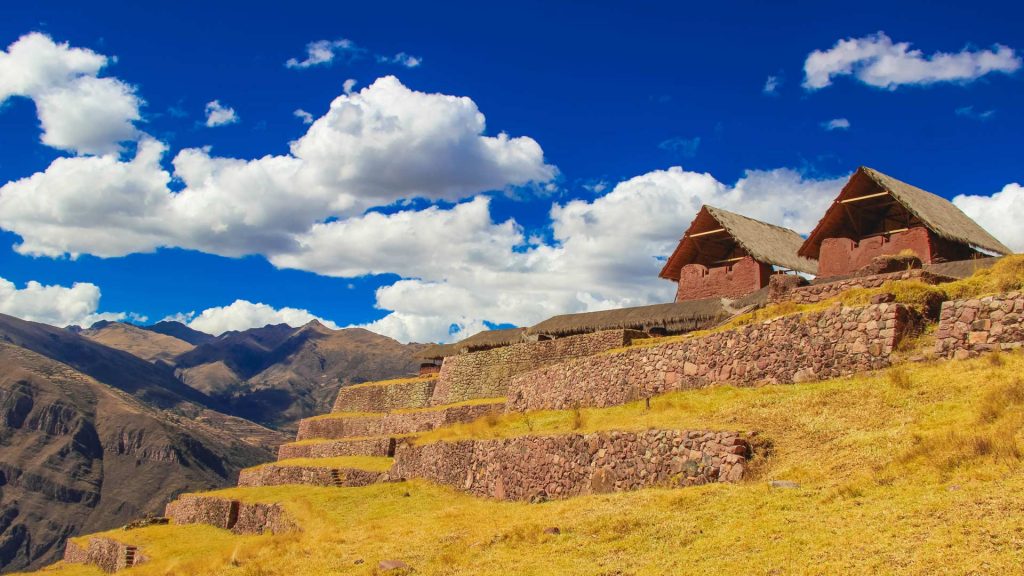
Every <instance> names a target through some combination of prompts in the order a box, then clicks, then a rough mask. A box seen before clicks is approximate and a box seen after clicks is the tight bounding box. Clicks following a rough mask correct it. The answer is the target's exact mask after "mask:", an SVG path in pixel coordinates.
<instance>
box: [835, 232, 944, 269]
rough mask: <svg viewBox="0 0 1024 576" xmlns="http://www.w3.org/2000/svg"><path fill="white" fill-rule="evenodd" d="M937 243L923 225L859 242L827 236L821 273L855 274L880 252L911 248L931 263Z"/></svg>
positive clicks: (895, 251) (919, 256)
mask: <svg viewBox="0 0 1024 576" xmlns="http://www.w3.org/2000/svg"><path fill="white" fill-rule="evenodd" d="M934 244H935V243H934V242H933V235H932V233H931V232H929V231H928V229H927V228H922V227H918V228H911V229H910V230H907V231H905V232H897V233H895V234H889V235H888V236H872V237H871V238H864V239H863V240H861V241H860V242H855V241H853V240H851V239H849V238H826V239H825V240H823V241H822V242H821V253H820V254H819V255H818V277H820V278H825V277H828V276H843V275H847V274H853V273H854V272H856V271H858V270H860V269H861V268H863V267H865V266H867V265H869V264H871V260H872V259H874V258H877V257H878V256H887V255H889V256H891V255H895V254H899V253H900V252H902V251H903V250H911V251H913V252H914V253H915V254H916V255H917V256H918V258H920V259H921V261H922V262H924V263H925V264H931V263H932V260H933V259H934V258H935V256H936V251H935V247H934ZM947 259H950V260H955V259H957V258H948V257H947Z"/></svg>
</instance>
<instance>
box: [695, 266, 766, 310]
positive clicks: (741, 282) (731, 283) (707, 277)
mask: <svg viewBox="0 0 1024 576" xmlns="http://www.w3.org/2000/svg"><path fill="white" fill-rule="evenodd" d="M771 275H772V267H771V266H769V265H767V264H762V263H760V262H758V261H756V260H754V259H753V258H751V257H750V256H747V257H746V258H743V259H742V260H738V261H736V262H735V263H733V264H732V265H731V266H716V267H714V268H708V267H706V266H703V265H701V264H687V265H686V266H683V269H682V270H680V272H679V288H678V289H677V290H676V302H683V301H685V300H699V299H701V298H715V297H720V298H739V297H740V296H746V295H747V294H750V293H751V292H756V291H757V290H760V289H761V288H764V287H765V286H767V285H768V279H769V278H770V277H771Z"/></svg>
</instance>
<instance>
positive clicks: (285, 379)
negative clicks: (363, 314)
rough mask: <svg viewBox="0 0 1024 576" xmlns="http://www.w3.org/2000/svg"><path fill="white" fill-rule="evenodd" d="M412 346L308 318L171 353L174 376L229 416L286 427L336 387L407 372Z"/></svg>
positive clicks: (324, 404)
mask: <svg viewBox="0 0 1024 576" xmlns="http://www.w3.org/2000/svg"><path fill="white" fill-rule="evenodd" d="M422 348H423V346H422V345H418V344H401V343H399V342H398V341H396V340H393V339H391V338H388V337H386V336H381V335H379V334H374V333H373V332H370V331H368V330H363V329H361V328H347V329H342V330H331V329H329V328H327V327H325V326H323V325H322V324H320V323H319V322H316V321H313V322H310V323H309V324H307V325H305V326H303V327H301V328H291V327H289V326H287V325H284V324H279V325H275V326H266V327H264V328H256V329H252V330H246V331H244V332H228V333H226V334H223V335H221V336H220V337H218V338H217V339H215V340H212V341H210V342H207V343H205V344H202V345H199V346H197V347H196V348H195V349H193V350H191V351H189V352H186V353H185V354H182V355H181V356H178V357H177V358H176V360H175V361H176V366H177V368H178V375H179V377H180V378H181V379H182V380H183V381H184V382H186V383H188V384H189V385H190V386H192V387H194V388H195V389H197V390H199V391H202V392H203V393H204V394H208V395H209V396H211V397H213V398H214V399H216V400H217V401H218V402H219V403H222V404H223V405H225V406H227V407H228V408H227V409H228V410H229V411H230V412H231V413H232V414H236V415H238V416H241V417H244V418H248V419H250V420H253V421H256V422H260V423H262V424H265V425H268V426H271V427H274V428H278V429H283V430H292V429H294V427H295V423H296V422H297V421H298V420H299V419H301V418H303V417H306V416H311V415H314V414H319V413H323V412H327V411H329V410H330V407H331V405H332V403H333V402H334V397H335V396H336V395H337V392H338V388H340V387H341V386H343V385H347V384H355V383H359V382H366V381H371V380H383V379H387V378H391V377H395V376H404V375H408V374H413V373H415V372H416V370H417V368H418V361H417V359H416V358H415V354H416V352H418V351H419V350H421V349H422Z"/></svg>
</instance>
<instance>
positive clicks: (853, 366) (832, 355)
mask: <svg viewBox="0 0 1024 576" xmlns="http://www.w3.org/2000/svg"><path fill="white" fill-rule="evenodd" d="M911 320H912V313H911V312H910V310H909V309H907V308H906V307H905V306H902V305H899V304H889V303H885V304H874V305H870V306H865V307H859V308H841V307H839V306H835V307H832V308H830V309H828V310H825V311H822V312H816V313H810V314H805V315H793V316H784V317H781V318H775V319H772V320H768V321H766V322H763V323H759V324H750V325H747V326H742V327H740V328H737V329H734V330H728V331H724V332H717V333H712V334H709V335H707V336H704V337H700V338H690V339H685V340H679V341H674V342H669V343H665V344H660V345H654V346H638V347H635V348H630V349H627V350H623V351H619V352H615V353H608V354H599V355H596V356H591V357H588V358H580V359H577V360H571V361H569V362H565V363H562V364H556V365H553V366H548V367H545V368H541V369H539V370H534V371H532V372H527V373H525V374H520V375H519V376H516V377H514V378H512V380H511V383H510V385H509V396H508V408H507V409H508V410H509V411H527V410H545V409H557V410H563V409H567V408H572V407H574V406H580V407H583V406H613V405H617V404H623V403H626V402H629V401H632V400H636V399H639V398H645V397H650V396H654V395H656V394H660V393H662V392H667V391H670V390H679V389H689V388H700V387H704V386H708V385H710V384H713V383H716V382H721V383H732V384H740V385H750V384H755V383H759V382H769V383H789V382H800V381H806V380H814V379H826V378H834V377H837V376H844V375H848V374H854V373H857V372H862V371H865V370H872V369H878V368H884V367H886V366H888V365H889V357H890V354H891V353H892V351H893V349H894V347H895V346H896V344H897V343H898V342H899V340H900V339H901V338H902V337H903V336H904V335H905V334H906V332H907V331H908V330H910V329H911V328H912V325H913V322H912V321H911Z"/></svg>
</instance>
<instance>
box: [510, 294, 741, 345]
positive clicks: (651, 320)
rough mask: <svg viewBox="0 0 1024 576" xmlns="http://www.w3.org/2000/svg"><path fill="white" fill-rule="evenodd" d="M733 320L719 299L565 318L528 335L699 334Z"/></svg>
mask: <svg viewBox="0 0 1024 576" xmlns="http://www.w3.org/2000/svg"><path fill="white" fill-rule="evenodd" d="M728 316H730V312H729V311H728V310H726V308H725V306H724V305H723V303H722V300H721V299H720V298H706V299H704V300H690V301H688V302H678V303H675V304H654V305H652V306H639V307H636V308H620V309H618V310H605V311H601V312H582V313H579V314H562V315H561V316H555V317H554V318H549V319H547V320H545V321H543V322H541V323H540V324H537V325H536V326H532V327H531V328H529V329H528V330H527V334H547V335H550V336H571V335H573V334H585V333H588V332H597V331H599V330H615V329H627V330H648V329H650V328H654V327H663V328H665V329H667V330H668V331H670V332H682V331H686V330H698V329H701V328H705V327H708V326H711V325H713V324H716V323H718V322H720V321H721V320H724V319H725V318H727V317H728Z"/></svg>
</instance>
